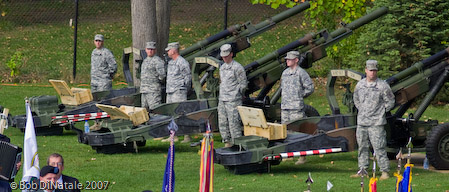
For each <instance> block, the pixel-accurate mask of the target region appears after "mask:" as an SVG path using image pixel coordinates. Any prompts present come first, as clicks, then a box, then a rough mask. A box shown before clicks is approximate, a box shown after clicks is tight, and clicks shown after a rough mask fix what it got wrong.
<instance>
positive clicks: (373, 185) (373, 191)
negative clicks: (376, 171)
mask: <svg viewBox="0 0 449 192" xmlns="http://www.w3.org/2000/svg"><path fill="white" fill-rule="evenodd" d="M369 192H377V178H375V177H371V179H370V180H369Z"/></svg>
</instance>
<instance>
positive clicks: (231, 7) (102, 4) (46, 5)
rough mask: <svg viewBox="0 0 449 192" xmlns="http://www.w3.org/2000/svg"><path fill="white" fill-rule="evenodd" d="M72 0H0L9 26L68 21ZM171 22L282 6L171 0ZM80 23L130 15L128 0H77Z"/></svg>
mask: <svg viewBox="0 0 449 192" xmlns="http://www.w3.org/2000/svg"><path fill="white" fill-rule="evenodd" d="M75 2H76V1H75V0H0V4H1V5H0V9H1V10H0V11H1V13H2V20H4V22H5V23H4V24H8V25H10V27H19V26H30V25H37V24H55V23H59V24H68V23H69V20H70V19H73V18H74V17H75ZM170 2H171V12H172V14H171V21H173V22H186V21H187V22H192V21H195V22H216V21H224V9H225V5H226V4H227V7H228V14H229V15H228V23H229V24H237V23H242V22H245V21H253V22H258V21H261V20H262V19H265V18H266V17H269V16H271V15H273V14H276V13H279V12H281V11H283V10H285V8H283V7H280V8H278V9H272V8H270V7H269V6H266V5H260V4H257V5H253V4H251V2H250V0H171V1H170ZM78 6H79V23H80V24H82V23H83V22H99V21H102V22H114V21H118V20H122V19H128V20H130V19H131V1H130V0H79V1H78Z"/></svg>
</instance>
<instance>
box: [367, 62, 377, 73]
mask: <svg viewBox="0 0 449 192" xmlns="http://www.w3.org/2000/svg"><path fill="white" fill-rule="evenodd" d="M366 69H368V70H370V71H372V70H376V71H377V61H376V60H367V61H366Z"/></svg>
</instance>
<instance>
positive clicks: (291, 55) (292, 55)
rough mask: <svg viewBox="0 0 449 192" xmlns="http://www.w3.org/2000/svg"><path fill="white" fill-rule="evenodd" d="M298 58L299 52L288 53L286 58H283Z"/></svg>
mask: <svg viewBox="0 0 449 192" xmlns="http://www.w3.org/2000/svg"><path fill="white" fill-rule="evenodd" d="M298 57H299V52H298V51H289V52H288V53H287V56H285V57H284V58H285V59H296V58H298Z"/></svg>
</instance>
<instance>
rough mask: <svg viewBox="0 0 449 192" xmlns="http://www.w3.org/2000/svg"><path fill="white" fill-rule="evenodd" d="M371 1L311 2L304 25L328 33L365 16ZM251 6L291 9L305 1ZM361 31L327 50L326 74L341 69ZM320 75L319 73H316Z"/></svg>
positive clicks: (274, 1)
mask: <svg viewBox="0 0 449 192" xmlns="http://www.w3.org/2000/svg"><path fill="white" fill-rule="evenodd" d="M372 1H373V0H311V1H309V2H310V8H309V9H308V10H307V11H306V15H305V19H304V20H305V22H303V23H304V24H305V25H307V24H308V23H310V25H311V26H312V27H315V28H317V29H323V28H324V29H327V30H328V31H329V32H331V31H333V30H334V29H336V28H338V27H341V26H340V25H339V24H340V22H344V23H350V22H352V21H354V20H356V19H358V18H360V17H362V16H363V15H365V14H366V8H367V7H369V6H371V5H372ZM251 2H252V3H253V4H256V3H259V4H267V5H271V7H272V8H274V9H276V8H278V7H279V5H285V6H286V7H293V6H295V5H297V4H299V3H304V2H305V0H251ZM360 31H361V29H359V30H357V31H355V32H354V34H353V35H351V36H350V37H348V38H346V39H344V40H343V41H341V42H338V43H337V44H335V45H333V46H332V47H331V48H329V49H327V50H326V51H327V55H328V58H327V59H326V60H331V62H330V63H326V64H325V66H324V69H323V70H321V71H322V72H324V73H327V72H328V70H327V69H329V68H333V67H342V66H344V65H345V63H344V58H345V57H347V55H348V54H350V53H351V52H353V51H354V46H355V44H356V43H357V39H358V36H359V35H360ZM318 73H320V72H318Z"/></svg>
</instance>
